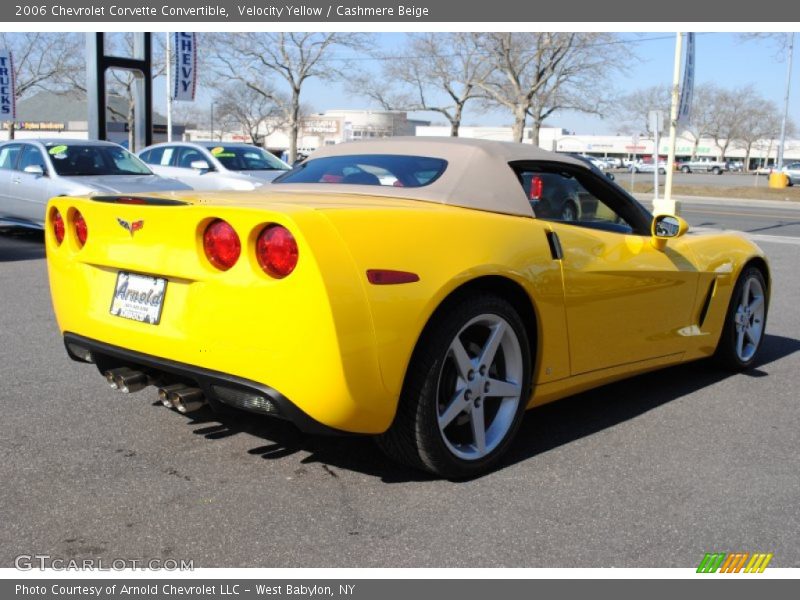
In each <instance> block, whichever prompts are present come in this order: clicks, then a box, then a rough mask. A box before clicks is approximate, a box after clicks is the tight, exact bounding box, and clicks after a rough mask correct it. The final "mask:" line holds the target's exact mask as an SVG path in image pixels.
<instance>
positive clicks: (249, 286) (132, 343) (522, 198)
mask: <svg viewBox="0 0 800 600" xmlns="http://www.w3.org/2000/svg"><path fill="white" fill-rule="evenodd" d="M686 231H687V225H686V223H685V222H684V221H683V220H682V219H680V218H679V217H675V216H669V215H659V216H656V217H655V218H653V216H652V215H651V214H650V213H649V212H648V211H647V210H645V209H644V208H643V207H642V206H641V205H640V204H639V203H637V202H636V201H635V200H634V199H633V198H631V197H630V196H629V195H628V194H627V193H626V192H624V191H623V190H622V189H621V188H620V187H618V186H617V185H616V184H614V183H613V182H611V181H609V180H608V179H607V178H606V177H604V176H603V175H602V174H601V173H600V172H599V171H597V170H595V169H593V168H592V167H590V166H588V165H586V164H584V163H583V162H582V161H579V160H576V159H572V158H570V157H566V156H561V155H556V154H553V153H550V152H546V151H543V150H540V149H538V148H535V147H533V146H530V145H519V144H506V143H500V142H489V141H477V140H465V139H442V138H394V139H390V140H382V141H374V142H372V141H368V142H354V143H347V144H341V145H338V146H332V147H325V148H323V149H321V150H319V151H317V152H316V153H315V154H314V155H312V156H311V157H310V158H309V159H308V160H306V161H305V162H304V163H302V164H301V165H299V166H297V167H295V168H294V169H293V170H292V171H289V172H287V173H286V174H284V175H283V176H281V177H279V178H278V179H276V180H275V182H274V183H273V184H272V185H270V186H267V188H264V190H263V191H258V192H244V193H241V192H228V193H223V192H219V193H210V194H191V193H189V194H185V193H172V194H169V195H167V194H162V195H156V196H152V197H151V196H93V197H86V198H72V197H61V198H53V199H52V200H51V201H50V204H49V207H48V210H47V225H46V240H47V260H48V267H49V277H50V288H51V291H52V296H53V305H54V308H55V313H56V317H57V319H58V324H59V326H60V329H61V331H62V332H63V336H64V341H65V345H66V348H67V352H68V353H69V355H70V356H71V357H72V358H73V359H75V360H79V361H84V362H88V363H94V364H95V365H96V366H97V367H98V368H99V370H100V372H101V373H102V374H103V375H104V376H105V377H106V379H107V380H108V382H109V384H110V385H111V386H112V387H113V388H115V389H118V390H120V391H122V392H134V391H137V390H140V389H142V388H144V387H146V386H148V385H153V386H156V389H157V390H158V395H159V397H160V398H161V400H162V402H163V403H164V404H165V405H167V406H170V407H174V408H176V409H178V410H179V411H181V412H188V411H191V410H195V409H197V408H199V407H201V406H203V405H204V404H206V403H208V404H210V405H211V407H212V408H215V409H226V408H234V409H241V410H245V411H250V412H252V413H258V414H263V415H271V416H274V417H279V418H282V419H286V420H289V421H291V422H293V423H294V424H295V425H296V426H297V427H299V428H300V429H301V430H304V431H308V432H326V431H327V432H332V431H336V432H354V433H362V434H372V435H374V436H375V437H376V439H377V441H378V443H379V445H380V446H381V447H382V448H383V449H384V450H385V451H386V452H387V453H388V454H389V455H390V456H391V457H393V458H395V459H398V460H400V461H402V462H405V463H407V464H410V465H413V466H416V467H418V468H422V469H426V470H428V471H430V472H433V473H435V474H438V475H440V476H444V477H449V478H460V477H470V476H474V475H477V474H479V473H482V472H485V471H486V470H488V469H490V468H492V467H493V466H495V465H496V464H497V463H498V461H499V460H500V459H501V456H502V455H503V453H504V452H505V451H506V450H507V449H508V446H509V444H510V443H511V441H512V439H513V438H514V435H515V433H516V432H517V429H518V427H519V424H520V421H521V419H522V414H523V412H524V411H525V409H527V408H531V407H534V406H537V405H540V404H544V403H546V402H550V401H552V400H556V399H559V398H563V397H564V396H568V395H570V394H574V393H576V392H578V391H581V390H585V389H587V388H590V387H594V386H599V385H602V384H605V383H608V382H610V381H614V380H616V379H620V378H623V377H627V376H630V375H634V374H636V373H642V372H644V371H648V370H652V369H656V368H660V367H665V366H667V365H674V364H676V363H680V362H685V361H690V360H695V359H700V358H705V357H712V356H713V357H715V358H716V359H717V362H719V363H721V364H722V365H724V366H727V367H729V368H734V369H742V368H745V367H747V366H749V365H750V364H752V363H753V361H754V360H755V359H756V356H757V353H758V350H759V346H760V345H761V342H762V339H763V335H764V326H765V324H766V318H767V307H768V300H769V284H770V276H769V268H768V265H767V261H766V259H765V257H764V254H763V252H762V251H761V250H760V249H759V248H758V247H757V246H755V245H754V244H753V243H751V242H750V241H748V240H747V239H745V238H743V237H741V236H739V235H733V234H720V235H685V234H686Z"/></svg>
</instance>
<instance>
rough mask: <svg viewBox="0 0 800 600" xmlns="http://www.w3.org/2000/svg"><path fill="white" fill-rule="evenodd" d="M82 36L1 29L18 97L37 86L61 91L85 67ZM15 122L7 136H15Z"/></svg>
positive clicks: (11, 124)
mask: <svg viewBox="0 0 800 600" xmlns="http://www.w3.org/2000/svg"><path fill="white" fill-rule="evenodd" d="M82 43H83V37H82V36H81V35H80V34H76V33H43V32H27V33H0V48H7V49H9V50H11V53H12V54H13V57H14V78H15V81H16V92H17V97H18V98H21V99H22V98H25V97H26V96H28V95H29V94H30V93H32V92H35V91H37V90H48V91H53V92H64V91H67V90H68V89H69V84H70V82H71V81H72V79H73V78H74V77H75V74H76V73H79V72H82V71H83V69H84V62H83V56H84V54H83V51H82ZM14 125H15V124H14V122H13V121H9V122H8V137H9V139H14Z"/></svg>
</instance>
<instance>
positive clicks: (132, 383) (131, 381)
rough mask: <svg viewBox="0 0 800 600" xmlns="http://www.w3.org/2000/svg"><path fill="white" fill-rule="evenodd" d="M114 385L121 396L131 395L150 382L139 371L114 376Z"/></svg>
mask: <svg viewBox="0 0 800 600" xmlns="http://www.w3.org/2000/svg"><path fill="white" fill-rule="evenodd" d="M114 383H116V384H117V389H118V390H119V391H120V392H122V393H123V394H132V393H133V392H138V391H139V390H143V389H144V388H146V387H147V386H148V385H149V383H150V380H149V379H148V377H147V375H145V374H144V373H142V372H141V371H131V372H130V373H121V374H119V375H115V376H114Z"/></svg>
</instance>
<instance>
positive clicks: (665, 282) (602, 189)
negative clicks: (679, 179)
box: [512, 161, 699, 375]
mask: <svg viewBox="0 0 800 600" xmlns="http://www.w3.org/2000/svg"><path fill="white" fill-rule="evenodd" d="M512 166H513V167H514V168H515V169H516V171H517V174H518V176H519V178H520V181H521V183H522V185H523V189H525V191H526V193H529V190H530V198H531V206H532V207H533V210H534V214H535V216H536V217H537V219H541V220H545V221H548V222H549V224H548V225H549V227H550V228H551V231H552V234H551V236H552V240H551V250H552V251H553V254H554V257H557V258H558V259H559V260H560V262H561V270H562V278H563V284H564V304H565V307H566V316H567V335H568V339H569V355H570V373H571V374H572V375H578V374H581V373H588V372H591V371H596V370H599V369H604V368H608V367H615V366H618V365H624V364H629V363H635V362H637V361H643V360H648V359H653V358H658V357H664V356H669V355H674V354H679V353H681V352H683V351H684V350H685V347H686V338H685V337H684V336H683V335H681V334H682V333H683V334H685V333H686V332H687V331H688V329H686V328H687V326H689V325H691V324H692V315H693V312H694V310H693V309H694V306H695V302H696V295H697V286H698V282H699V274H698V271H697V269H696V267H695V261H694V259H693V257H692V255H691V253H690V250H689V244H688V243H687V242H686V240H685V239H681V238H676V239H674V240H670V241H669V243H668V244H666V246H665V247H664V249H663V250H659V249H657V248H655V247H654V246H653V245H652V244H651V237H650V226H651V221H652V215H650V213H649V212H647V211H646V210H645V209H644V208H643V207H642V206H641V205H640V204H639V203H638V202H637V201H636V200H634V199H633V198H632V197H631V196H629V195H628V194H627V193H626V192H625V191H624V190H622V188H620V187H619V186H617V185H616V184H614V183H612V182H611V181H609V179H608V178H607V177H605V176H604V175H603V174H602V173H601V172H600V171H598V170H596V169H595V170H592V169H590V168H585V167H577V166H569V165H564V164H563V163H556V162H544V161H542V162H539V161H536V162H530V163H518V164H514V165H512ZM565 207H571V208H570V210H567V209H566V208H565Z"/></svg>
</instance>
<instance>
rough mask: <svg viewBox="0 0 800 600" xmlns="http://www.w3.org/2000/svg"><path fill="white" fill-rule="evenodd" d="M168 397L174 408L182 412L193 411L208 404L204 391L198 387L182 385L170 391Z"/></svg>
mask: <svg viewBox="0 0 800 600" xmlns="http://www.w3.org/2000/svg"><path fill="white" fill-rule="evenodd" d="M167 399H168V400H169V402H170V403H171V404H172V406H173V408H175V410H177V411H178V412H179V413H181V414H186V413H189V412H193V411H195V410H197V409H198V408H201V407H202V406H204V405H205V404H206V398H205V396H204V395H203V391H202V390H201V389H198V388H190V387H182V388H181V389H179V390H175V391H172V392H169V393H168V394H167Z"/></svg>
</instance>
